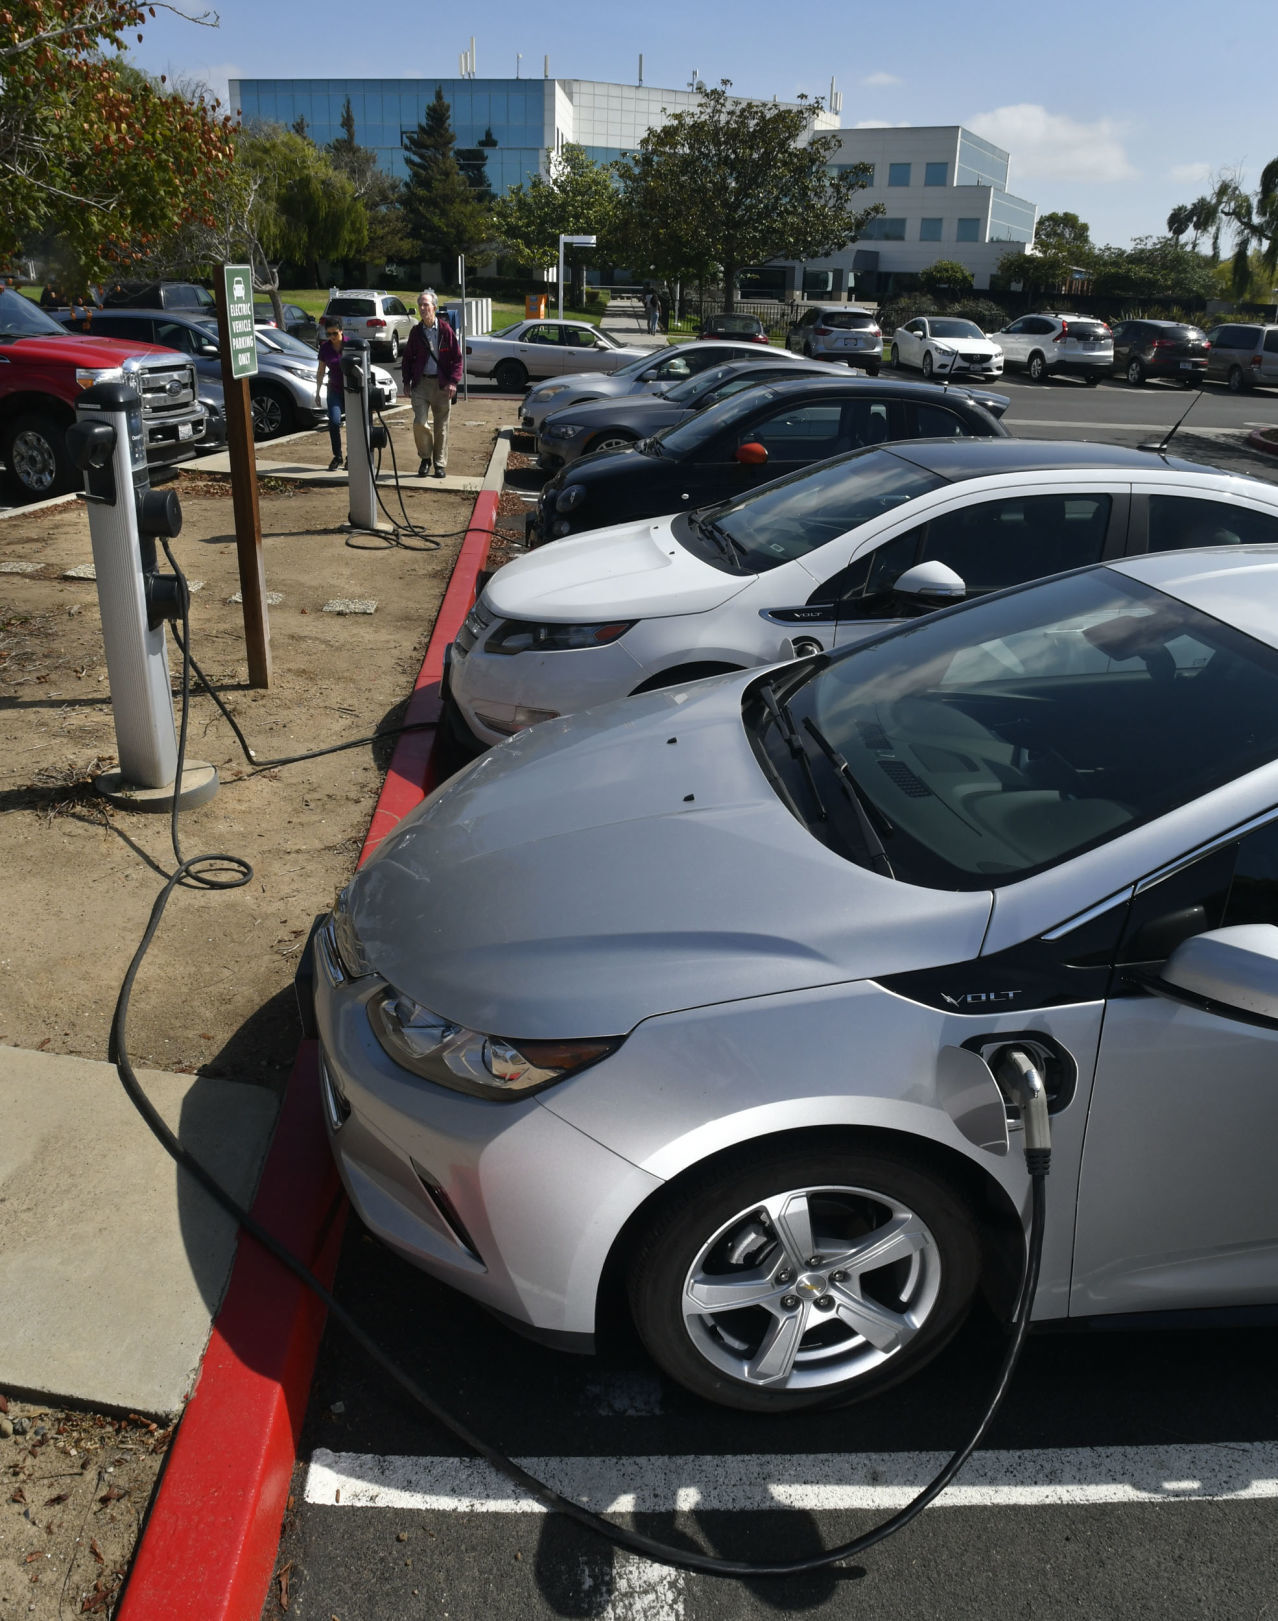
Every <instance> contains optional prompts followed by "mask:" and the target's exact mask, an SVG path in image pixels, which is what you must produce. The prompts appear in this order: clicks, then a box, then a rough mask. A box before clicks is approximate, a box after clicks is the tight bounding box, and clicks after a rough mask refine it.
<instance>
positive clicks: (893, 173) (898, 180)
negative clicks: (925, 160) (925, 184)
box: [888, 163, 910, 186]
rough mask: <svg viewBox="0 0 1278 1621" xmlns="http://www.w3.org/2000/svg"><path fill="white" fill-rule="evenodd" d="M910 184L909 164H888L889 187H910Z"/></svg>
mask: <svg viewBox="0 0 1278 1621" xmlns="http://www.w3.org/2000/svg"><path fill="white" fill-rule="evenodd" d="M909 183H910V165H909V164H908V163H889V164H888V185H889V186H908V185H909Z"/></svg>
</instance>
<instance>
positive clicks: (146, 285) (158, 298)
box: [102, 281, 216, 315]
mask: <svg viewBox="0 0 1278 1621" xmlns="http://www.w3.org/2000/svg"><path fill="white" fill-rule="evenodd" d="M102 302H103V304H104V306H105V307H106V308H107V309H131V310H134V309H136V310H185V311H190V312H192V313H206V314H209V315H211V314H212V313H213V311H214V309H215V308H216V301H215V299H214V297H213V294H212V293H211V292H209V290H208V288H207V287H201V286H200V285H199V284H198V282H193V281H127V282H116V283H115V285H114V286H113V287H112V288H111V289H110V290H109V291H108V292H107V293H105V294H104V296H103V299H102Z"/></svg>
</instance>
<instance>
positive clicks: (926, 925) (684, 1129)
mask: <svg viewBox="0 0 1278 1621" xmlns="http://www.w3.org/2000/svg"><path fill="white" fill-rule="evenodd" d="M1276 924H1278V548H1267V547H1237V548H1218V549H1215V550H1212V551H1210V552H1178V553H1161V554H1157V555H1153V554H1151V555H1146V556H1138V557H1133V558H1127V559H1125V560H1123V561H1121V562H1114V563H1110V564H1101V565H1097V566H1095V567H1093V568H1090V569H1085V570H1078V571H1075V572H1073V573H1070V574H1063V575H1058V576H1056V577H1055V578H1053V579H1050V580H1046V581H1042V582H1040V583H1038V584H1035V585H1031V586H1028V587H1023V588H1019V589H1014V590H1010V591H1005V592H1001V593H999V594H997V595H993V596H988V597H985V598H984V599H982V600H981V601H979V602H974V603H970V604H965V605H963V606H962V607H960V608H957V609H954V610H951V611H949V612H946V613H942V614H938V615H934V616H933V617H931V618H929V619H926V620H922V621H918V622H916V623H913V624H910V625H908V626H907V627H905V628H903V629H901V630H898V631H893V632H889V633H887V634H885V635H882V636H880V637H877V638H875V639H874V640H872V641H870V642H867V643H864V644H862V645H861V646H859V647H856V648H853V649H851V650H849V652H847V653H846V654H843V655H837V654H836V655H834V656H832V657H831V656H829V655H822V656H820V657H817V658H812V659H807V660H801V661H798V662H795V663H789V664H786V665H784V666H777V667H773V668H771V669H769V670H765V671H759V670H755V671H748V672H742V673H740V674H736V675H730V676H724V677H720V678H717V679H714V680H709V681H703V682H699V683H695V684H693V685H691V686H687V687H683V688H679V689H674V690H668V691H662V692H654V693H650V694H648V695H646V696H643V697H639V698H631V699H627V700H624V701H622V702H621V703H618V704H613V705H609V706H606V707H604V708H600V709H596V710H592V711H589V712H587V713H585V714H581V715H577V716H574V717H572V718H569V719H566V720H561V721H552V722H549V723H547V724H545V725H543V726H538V727H536V728H534V729H533V730H532V731H531V732H529V733H526V734H523V735H522V736H519V737H517V738H514V739H512V740H511V741H509V742H507V743H505V744H503V745H502V746H501V747H499V748H498V749H495V750H494V751H492V752H491V753H489V754H486V755H484V756H483V757H481V758H480V759H479V760H478V761H476V762H475V763H474V764H472V765H471V766H469V767H467V768H466V769H465V770H464V771H462V772H461V773H459V775H457V776H456V777H454V778H453V779H452V780H451V781H450V782H448V783H446V784H445V785H444V786H443V787H442V788H441V789H439V790H437V791H436V792H435V793H434V794H432V795H431V797H430V798H429V799H427V800H426V802H425V803H424V804H423V805H422V806H421V807H420V808H419V809H418V810H417V811H416V812H414V813H413V814H412V815H411V816H409V817H408V818H407V819H406V820H405V821H404V822H402V823H401V824H400V825H399V827H398V828H397V829H396V830H395V832H393V833H392V834H391V835H390V836H389V837H388V838H387V839H386V840H385V841H384V842H383V843H382V845H381V846H380V848H379V849H378V851H377V853H376V854H375V856H374V857H373V858H372V860H371V861H369V863H368V864H367V865H366V866H365V867H364V869H363V870H362V871H361V872H360V873H359V875H358V876H357V877H356V878H355V879H354V881H353V882H352V883H351V885H350V886H349V888H348V889H347V890H346V891H345V893H344V895H343V896H342V898H341V900H340V903H339V905H338V908H337V910H336V912H335V913H334V914H333V916H332V917H331V918H330V919H329V921H328V924H327V926H326V927H325V928H324V929H323V930H322V931H321V933H320V934H319V935H318V937H317V941H318V944H317V955H318V969H317V973H316V981H317V1017H318V1025H319V1034H320V1042H321V1052H322V1070H321V1075H322V1089H323V1098H324V1104H325V1109H326V1112H327V1117H328V1129H329V1133H330V1138H331V1142H332V1146H333V1151H334V1153H335V1155H336V1158H337V1163H338V1165H339V1167H340V1170H341V1174H342V1177H343V1180H344V1182H345V1185H346V1188H347V1190H348V1192H349V1193H350V1196H351V1198H352V1200H353V1202H354V1204H355V1206H356V1207H357V1209H358V1210H359V1213H360V1215H361V1217H362V1219H363V1220H364V1222H365V1223H366V1224H367V1225H368V1226H369V1227H370V1228H371V1229H372V1231H373V1232H374V1233H376V1234H378V1235H379V1236H380V1237H381V1238H382V1239H383V1240H384V1241H385V1242H386V1243H388V1244H389V1245H391V1246H392V1247H393V1248H394V1249H396V1250H397V1251H399V1252H400V1253H401V1254H403V1255H405V1256H407V1257H408V1258H409V1259H410V1260H412V1261H413V1262H415V1263H416V1264H417V1265H419V1266H421V1267H423V1268H425V1269H426V1270H427V1271H429V1272H430V1273H432V1274H434V1275H435V1276H436V1277H439V1278H443V1279H446V1280H447V1281H449V1282H450V1283H452V1284H453V1285H455V1286H456V1287H457V1288H458V1289H460V1290H462V1291H463V1292H465V1293H466V1294H468V1295H470V1296H472V1297H473V1298H475V1299H476V1300H479V1301H481V1302H483V1303H484V1304H485V1305H486V1306H488V1307H490V1308H492V1309H493V1310H495V1311H497V1312H499V1313H502V1314H504V1315H505V1316H507V1317H508V1318H510V1319H513V1320H515V1321H516V1322H517V1323H519V1324H520V1325H522V1326H523V1327H525V1328H526V1329H529V1330H532V1331H533V1332H534V1333H538V1334H540V1335H542V1336H544V1337H545V1338H547V1339H548V1340H550V1341H551V1342H552V1343H555V1344H559V1345H565V1346H575V1347H576V1348H579V1349H586V1348H589V1347H590V1345H591V1343H592V1337H593V1335H594V1333H595V1330H596V1327H597V1322H598V1313H599V1311H600V1309H601V1301H603V1300H605V1299H610V1298H612V1294H613V1286H614V1285H616V1284H620V1285H622V1286H623V1290H624V1294H625V1296H626V1298H627V1299H628V1302H629V1309H630V1311H631V1313H632V1315H633V1318H634V1321H635V1323H636V1325H637V1327H638V1330H639V1333H640V1335H641V1336H642V1338H643V1340H644V1342H645V1344H646V1345H647V1347H648V1349H649V1351H650V1353H651V1354H652V1356H653V1357H654V1358H655V1360H656V1361H657V1363H658V1364H659V1365H660V1366H661V1367H662V1368H663V1369H664V1370H665V1372H666V1373H667V1374H668V1375H670V1376H671V1377H672V1378H673V1379H675V1380H677V1381H679V1382H680V1383H681V1384H683V1385H685V1386H686V1387H687V1388H688V1389H690V1390H692V1391H694V1392H697V1393H698V1394H700V1395H701V1396H703V1397H706V1398H708V1399H710V1400H712V1401H717V1402H722V1403H726V1404H728V1405H732V1406H736V1407H740V1408H744V1409H749V1410H754V1411H760V1412H778V1411H787V1410H794V1409H799V1408H805V1407H813V1406H819V1405H822V1404H827V1403H831V1402H837V1401H846V1400H849V1399H852V1398H855V1397H858V1396H867V1395H870V1394H872V1393H874V1392H877V1391H881V1390H882V1389H884V1388H885V1387H886V1386H888V1385H890V1384H893V1383H895V1382H897V1381H899V1380H901V1379H904V1378H906V1377H907V1376H909V1375H910V1374H912V1373H914V1372H915V1371H917V1370H918V1369H919V1368H920V1367H921V1366H922V1365H923V1364H924V1363H926V1362H927V1361H928V1359H929V1358H930V1357H932V1356H933V1355H934V1354H935V1353H936V1352H937V1351H938V1350H939V1349H940V1348H941V1347H942V1346H943V1345H944V1344H945V1343H946V1341H947V1340H948V1339H949V1338H950V1336H951V1335H952V1334H953V1333H954V1332H955V1330H956V1329H957V1328H958V1326H959V1324H960V1323H961V1322H962V1320H963V1318H964V1316H965V1314H966V1312H967V1310H968V1307H969V1305H970V1304H971V1302H972V1300H973V1299H974V1297H975V1295H976V1292H977V1290H978V1288H980V1287H982V1286H984V1288H985V1290H986V1292H987V1293H988V1294H989V1295H990V1296H991V1297H992V1299H993V1300H994V1302H995V1304H996V1306H997V1307H999V1308H1000V1309H1001V1310H1003V1311H1006V1310H1007V1309H1008V1308H1009V1300H1008V1292H1009V1289H1008V1284H1009V1279H1010V1280H1015V1278H1016V1276H1017V1275H1018V1272H1019V1270H1020V1267H1021V1264H1022V1257H1023V1254H1024V1228H1025V1219H1026V1211H1027V1195H1028V1177H1027V1172H1026V1169H1025V1164H1024V1161H1023V1158H1022V1155H1021V1153H1019V1152H1017V1151H1016V1150H1017V1149H1018V1148H1019V1146H1020V1145H1021V1142H1022V1140H1023V1124H1022V1121H1021V1119H1020V1116H1019V1115H1018V1113H1017V1111H1016V1109H1015V1108H1014V1107H1013V1106H1012V1100H1013V1095H1014V1094H1013V1093H1012V1090H1011V1082H1010V1081H1009V1079H1008V1072H1009V1067H1010V1066H1013V1065H1015V1064H1019V1063H1028V1064H1031V1065H1032V1066H1034V1067H1036V1069H1037V1070H1038V1071H1039V1072H1040V1073H1041V1075H1042V1077H1043V1078H1044V1080H1045V1082H1046V1086H1047V1092H1048V1097H1049V1099H1050V1107H1051V1110H1052V1118H1053V1136H1054V1169H1055V1173H1056V1174H1055V1175H1053V1177H1052V1178H1051V1183H1052V1188H1053V1192H1052V1196H1051V1200H1050V1203H1049V1208H1048V1225H1047V1232H1046V1243H1045V1248H1044V1254H1043V1272H1042V1280H1041V1283H1040V1286H1039V1289H1038V1293H1037V1297H1036V1301H1035V1306H1034V1316H1035V1318H1036V1319H1037V1320H1038V1321H1040V1322H1043V1321H1047V1320H1058V1321H1068V1320H1069V1319H1071V1318H1076V1319H1096V1318H1100V1317H1111V1318H1118V1317H1122V1316H1125V1315H1126V1314H1130V1313H1139V1312H1144V1313H1163V1312H1166V1311H1169V1310H1183V1309H1187V1308H1221V1307H1231V1306H1253V1305H1272V1304H1274V1303H1275V1301H1278V1191H1276V1184H1275V1180H1274V1176H1273V1163H1272V1161H1273V1155H1272V1144H1273V1142H1274V1141H1275V1139H1276V1138H1278V1088H1276V1087H1275V1085H1274V1075H1275V1067H1276V1064H1278V927H1276V926H1275V925H1276Z"/></svg>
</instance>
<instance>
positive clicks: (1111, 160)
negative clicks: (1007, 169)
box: [963, 102, 1138, 181]
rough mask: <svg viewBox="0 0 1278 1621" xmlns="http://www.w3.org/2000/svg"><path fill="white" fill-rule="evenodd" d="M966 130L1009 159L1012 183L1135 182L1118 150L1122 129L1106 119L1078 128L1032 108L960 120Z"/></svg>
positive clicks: (1062, 115) (1008, 109)
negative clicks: (992, 144) (989, 142)
mask: <svg viewBox="0 0 1278 1621" xmlns="http://www.w3.org/2000/svg"><path fill="white" fill-rule="evenodd" d="M963 122H964V123H965V124H966V125H967V127H968V129H970V130H973V131H974V132H975V133H976V134H977V135H983V136H984V137H985V139H986V140H988V141H993V142H994V144H995V145H996V146H1001V147H1003V148H1004V149H1005V150H1006V151H1007V152H1010V153H1011V157H1012V174H1013V177H1014V180H1016V181H1021V180H1135V179H1136V178H1137V174H1138V171H1137V170H1136V169H1135V168H1133V166H1132V164H1131V162H1130V161H1129V159H1128V157H1127V153H1126V151H1125V150H1124V148H1123V142H1122V137H1123V135H1124V133H1125V127H1124V126H1123V125H1122V124H1120V123H1118V122H1116V121H1115V120H1114V119H1112V118H1098V119H1096V120H1095V121H1094V122H1092V123H1090V124H1084V123H1080V122H1079V120H1078V119H1076V118H1070V117H1068V116H1067V115H1066V114H1065V113H1049V112H1048V110H1047V108H1046V107H1040V106H1038V105H1037V104H1036V103H1034V102H1020V103H1018V104H1017V105H1016V106H1012V107H996V108H995V109H994V110H993V112H988V113H977V114H976V115H975V117H972V118H965V119H964V120H963Z"/></svg>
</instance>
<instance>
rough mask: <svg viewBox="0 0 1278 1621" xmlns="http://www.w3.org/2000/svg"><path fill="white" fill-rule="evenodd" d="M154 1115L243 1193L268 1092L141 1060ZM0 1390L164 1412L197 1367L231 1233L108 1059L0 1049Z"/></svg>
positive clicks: (256, 1155)
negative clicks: (146, 1119)
mask: <svg viewBox="0 0 1278 1621" xmlns="http://www.w3.org/2000/svg"><path fill="white" fill-rule="evenodd" d="M138 1079H139V1080H140V1082H141V1083H142V1086H143V1087H144V1089H145V1090H146V1092H147V1095H148V1096H149V1097H150V1098H151V1100H152V1102H153V1103H154V1104H155V1106H156V1108H157V1109H158V1110H159V1112H160V1113H161V1114H162V1115H163V1117H164V1119H165V1121H166V1122H167V1123H168V1125H169V1126H170V1127H171V1129H172V1130H173V1131H174V1132H175V1133H176V1135H177V1136H178V1138H179V1139H180V1141H181V1142H182V1143H183V1145H184V1146H185V1147H187V1148H189V1149H190V1150H191V1152H192V1153H193V1154H195V1155H196V1156H197V1157H198V1158H199V1159H200V1160H201V1161H202V1162H203V1163H204V1164H205V1165H207V1166H208V1168H209V1170H210V1171H211V1172H212V1173H213V1175H214V1176H215V1177H217V1179H218V1180H219V1182H221V1183H222V1184H223V1185H224V1186H225V1187H226V1188H228V1189H229V1191H230V1192H231V1193H232V1194H234V1195H235V1197H236V1198H238V1199H241V1200H243V1201H244V1202H245V1203H248V1202H250V1200H251V1198H252V1194H253V1190H254V1188H255V1187H256V1185H257V1179H258V1173H259V1171H260V1169H261V1165H262V1160H263V1156H264V1154H265V1151H266V1147H267V1144H268V1142H269V1140H270V1134H271V1129H272V1127H273V1125H274V1122H275V1112H276V1107H277V1104H278V1099H277V1098H276V1096H275V1094H274V1093H273V1092H269V1091H267V1090H265V1089H264V1088H262V1087H258V1086H248V1085H244V1084H242V1083H239V1082H235V1081H224V1080H209V1079H203V1078H200V1077H198V1076H194V1075H169V1074H165V1073H164V1072H162V1071H157V1070H142V1071H139V1075H138ZM0 1120H2V1121H3V1122H4V1129H3V1131H0V1302H3V1310H0V1389H3V1390H4V1391H6V1392H7V1393H8V1394H10V1395H17V1394H22V1395H24V1396H28V1397H39V1398H49V1399H51V1400H58V1401H69V1402H75V1403H82V1404H84V1405H85V1406H87V1407H89V1408H91V1409H93V1410H96V1411H102V1410H104V1409H105V1410H108V1411H111V1410H115V1411H120V1412H134V1413H142V1414H145V1415H150V1416H154V1417H168V1416H171V1415H174V1414H176V1413H178V1412H179V1411H180V1410H181V1407H182V1404H183V1402H184V1401H185V1400H186V1398H187V1396H188V1395H189V1394H190V1391H191V1388H192V1386H193V1384H194V1382H195V1376H196V1374H197V1372H198V1371H199V1366H200V1358H201V1357H202V1356H203V1354H204V1348H205V1346H206V1344H207V1343H208V1338H209V1330H210V1326H211V1324H212V1321H213V1318H214V1315H215V1314H216V1312H217V1309H218V1306H219V1305H220V1303H221V1300H222V1296H223V1294H224V1292H225V1290H226V1285H227V1280H228V1278H229V1277H230V1272H231V1264H232V1261H233V1260H234V1258H235V1244H236V1232H235V1226H234V1224H233V1223H232V1222H231V1220H230V1218H229V1217H228V1216H226V1215H225V1214H223V1212H222V1211H220V1210H219V1209H217V1208H216V1207H215V1206H214V1205H213V1203H212V1201H211V1200H210V1199H209V1198H208V1196H207V1195H206V1194H205V1193H203V1192H202V1191H201V1190H200V1189H199V1188H197V1187H196V1186H195V1184H194V1183H193V1182H192V1180H191V1178H190V1177H189V1176H188V1175H187V1174H186V1173H185V1172H183V1171H179V1170H178V1168H177V1167H176V1165H174V1163H173V1161H172V1160H171V1159H170V1158H169V1157H168V1155H167V1154H166V1153H165V1152H164V1150H163V1149H162V1148H161V1147H160V1145H159V1143H158V1142H157V1141H156V1140H155V1138H154V1137H153V1136H152V1135H151V1133H150V1131H149V1130H148V1129H147V1126H146V1124H145V1122H144V1121H143V1120H142V1119H141V1117H140V1116H139V1115H138V1113H137V1111H136V1110H135V1109H134V1107H133V1105H132V1104H131V1103H130V1102H129V1099H128V1098H127V1097H126V1095H125V1093H124V1089H123V1087H122V1086H121V1084H120V1079H119V1077H118V1075H117V1074H116V1072H115V1067H114V1065H111V1064H103V1063H97V1062H94V1061H93V1060H91V1059H87V1058H68V1057H62V1056H58V1055H56V1054H54V1053H43V1052H30V1051H27V1050H25V1049H23V1048H20V1047H4V1046H0Z"/></svg>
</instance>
